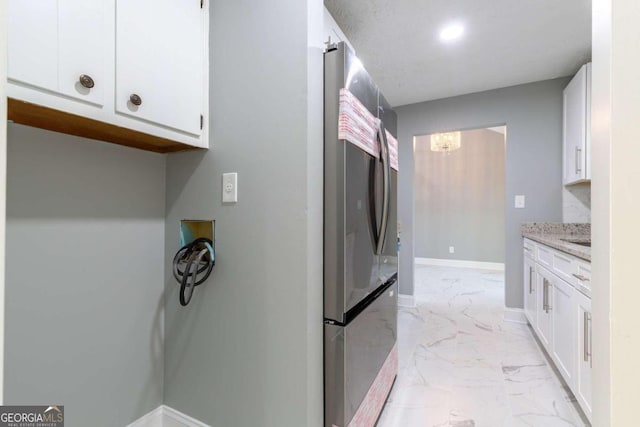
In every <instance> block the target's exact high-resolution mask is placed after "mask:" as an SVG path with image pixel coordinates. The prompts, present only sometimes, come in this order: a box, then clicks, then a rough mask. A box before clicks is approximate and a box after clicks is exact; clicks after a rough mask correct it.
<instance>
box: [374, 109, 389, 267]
mask: <svg viewBox="0 0 640 427" xmlns="http://www.w3.org/2000/svg"><path fill="white" fill-rule="evenodd" d="M378 142H379V143H380V159H381V160H382V186H383V193H382V218H381V221H380V232H379V234H378V242H377V245H376V255H380V254H382V248H383V247H384V241H385V238H386V235H387V225H388V222H389V205H390V201H391V194H390V193H391V182H390V181H391V165H390V160H391V159H390V157H389V143H388V142H387V133H386V131H385V129H384V126H383V124H382V121H381V120H380V121H378Z"/></svg>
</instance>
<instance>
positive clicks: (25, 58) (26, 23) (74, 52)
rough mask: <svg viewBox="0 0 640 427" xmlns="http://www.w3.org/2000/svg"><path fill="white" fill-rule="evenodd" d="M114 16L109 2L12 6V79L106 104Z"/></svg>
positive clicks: (69, 0) (17, 0)
mask: <svg viewBox="0 0 640 427" xmlns="http://www.w3.org/2000/svg"><path fill="white" fill-rule="evenodd" d="M108 11H109V3H108V2H106V1H104V0H65V1H56V0H41V1H38V2H30V1H22V0H11V1H9V10H8V13H9V28H8V37H9V52H8V59H9V69H8V72H9V79H10V80H12V81H14V82H18V83H21V84H24V85H28V86H32V87H36V88H40V89H44V90H46V91H47V92H52V93H59V94H63V95H66V96H69V97H72V98H76V99H81V100H83V101H87V102H92V103H97V104H102V102H103V88H102V86H103V82H104V68H105V67H104V58H105V54H106V52H105V40H106V39H105V29H106V24H105V22H106V21H105V20H107V19H112V18H110V17H109V14H108ZM82 74H86V75H89V76H91V78H92V79H93V80H94V82H95V85H94V87H93V88H91V89H89V88H86V87H84V86H82V85H81V84H80V83H79V77H80V75H82Z"/></svg>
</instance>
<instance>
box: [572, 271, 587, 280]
mask: <svg viewBox="0 0 640 427" xmlns="http://www.w3.org/2000/svg"><path fill="white" fill-rule="evenodd" d="M572 276H573V277H575V278H576V279H578V280H580V281H581V282H590V281H591V280H589V278H588V277H584V276H582V275H580V274H575V273H573V274H572Z"/></svg>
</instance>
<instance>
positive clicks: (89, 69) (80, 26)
mask: <svg viewBox="0 0 640 427" xmlns="http://www.w3.org/2000/svg"><path fill="white" fill-rule="evenodd" d="M107 6H108V3H107V2H105V1H104V0H64V1H58V9H59V15H58V49H59V50H58V73H59V75H58V82H59V83H58V84H59V91H60V93H62V94H64V95H67V96H71V97H74V98H78V99H82V100H84V101H87V102H93V103H96V104H98V105H103V104H104V93H105V92H104V88H105V79H106V78H105V56H106V54H107V52H106V49H105V48H106V46H105V45H106V44H107V40H106V38H105V34H106V28H107V26H108V25H109V20H108V16H109V10H108V7H107ZM92 84H93V87H90V88H88V87H87V86H91V85H92Z"/></svg>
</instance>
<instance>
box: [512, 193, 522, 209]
mask: <svg viewBox="0 0 640 427" xmlns="http://www.w3.org/2000/svg"><path fill="white" fill-rule="evenodd" d="M514 205H515V208H516V209H524V206H525V197H524V195H522V194H518V195H517V196H516V199H515V204H514Z"/></svg>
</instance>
